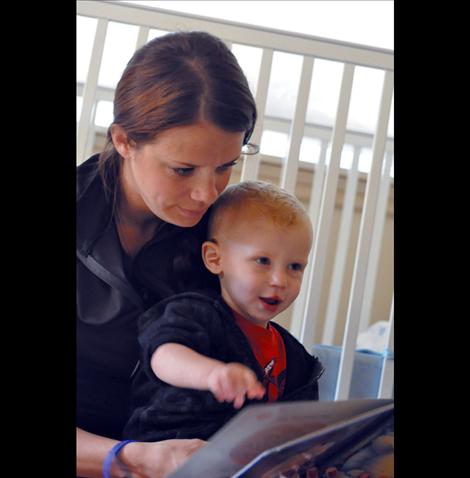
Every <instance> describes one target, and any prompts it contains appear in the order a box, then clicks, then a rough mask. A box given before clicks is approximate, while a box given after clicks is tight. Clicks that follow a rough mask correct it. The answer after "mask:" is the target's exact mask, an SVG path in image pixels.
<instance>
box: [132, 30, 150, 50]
mask: <svg viewBox="0 0 470 478" xmlns="http://www.w3.org/2000/svg"><path fill="white" fill-rule="evenodd" d="M149 32H150V28H149V27H140V28H139V33H138V34H137V41H136V43H135V49H136V50H138V49H139V48H140V47H141V46H144V45H145V44H146V43H147V40H148V37H149Z"/></svg>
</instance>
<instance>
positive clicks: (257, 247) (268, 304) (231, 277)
mask: <svg viewBox="0 0 470 478" xmlns="http://www.w3.org/2000/svg"><path fill="white" fill-rule="evenodd" d="M311 240H312V239H311V230H310V225H308V224H307V223H306V222H304V221H302V222H300V223H299V224H295V225H290V226H278V225H275V224H273V223H272V221H271V220H270V219H261V218H260V219H256V220H255V221H243V223H239V224H237V223H235V224H233V223H232V224H231V225H230V228H229V232H226V233H225V234H222V235H221V237H220V242H219V244H220V258H221V259H220V264H221V274H220V275H219V278H220V284H221V289H222V297H223V298H224V300H225V301H226V302H227V304H228V305H229V306H230V307H231V308H232V309H234V310H235V311H236V312H238V313H239V314H241V315H242V316H243V317H245V318H246V319H248V320H249V321H250V322H252V323H254V324H256V325H261V326H263V327H266V326H267V323H268V322H269V320H271V319H272V318H273V317H275V316H276V315H278V314H279V313H281V312H282V311H283V310H285V309H287V307H289V305H290V304H291V303H292V302H293V301H294V299H295V298H296V297H297V295H298V293H299V291H300V285H301V282H302V276H303V272H304V269H305V266H306V264H307V260H308V254H309V251H310V246H311Z"/></svg>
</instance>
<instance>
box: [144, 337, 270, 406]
mask: <svg viewBox="0 0 470 478" xmlns="http://www.w3.org/2000/svg"><path fill="white" fill-rule="evenodd" d="M150 365H151V367H152V370H153V372H154V373H155V375H156V376H157V377H158V378H159V379H160V380H163V381H164V382H167V383H169V384H170V385H174V386H176V387H184V388H192V389H196V390H210V391H211V392H212V393H213V394H214V396H215V397H216V398H217V400H218V401H219V402H224V401H225V402H232V401H233V402H234V404H233V405H234V407H235V408H240V407H241V406H242V405H243V402H244V401H245V394H246V395H247V397H248V398H250V399H252V398H261V397H262V396H263V395H264V388H263V386H262V385H261V383H259V382H258V380H257V378H256V375H255V373H254V372H253V371H252V370H250V369H249V368H248V367H246V366H245V365H242V364H239V363H224V362H220V361H219V360H215V359H211V358H209V357H205V356H204V355H201V354H199V353H197V352H195V351H194V350H192V349H190V348H189V347H186V346H184V345H181V344H175V343H166V344H163V345H160V347H158V348H157V349H156V350H155V352H154V353H153V355H152V358H151V362H150Z"/></svg>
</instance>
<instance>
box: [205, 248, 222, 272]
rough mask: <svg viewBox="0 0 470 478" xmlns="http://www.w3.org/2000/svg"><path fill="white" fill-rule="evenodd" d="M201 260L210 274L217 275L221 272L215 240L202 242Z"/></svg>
mask: <svg viewBox="0 0 470 478" xmlns="http://www.w3.org/2000/svg"><path fill="white" fill-rule="evenodd" d="M202 260H203V261H204V264H205V266H206V267H207V269H209V271H210V272H212V274H216V275H219V274H220V273H221V272H222V267H221V265H220V248H219V245H218V244H217V243H216V242H214V241H206V242H204V243H203V244H202Z"/></svg>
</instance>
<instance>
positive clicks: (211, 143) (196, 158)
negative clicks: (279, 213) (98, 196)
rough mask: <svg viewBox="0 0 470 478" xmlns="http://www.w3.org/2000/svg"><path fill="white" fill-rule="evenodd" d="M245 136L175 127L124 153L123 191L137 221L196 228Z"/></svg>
mask: <svg viewBox="0 0 470 478" xmlns="http://www.w3.org/2000/svg"><path fill="white" fill-rule="evenodd" d="M243 136H244V133H228V132H226V131H223V130H221V129H220V128H218V127H217V126H214V125H212V124H210V123H205V122H199V123H196V124H192V125H189V126H177V127H174V128H171V129H169V130H166V131H164V132H162V133H161V134H159V135H158V137H157V138H156V139H155V140H154V141H153V142H151V143H147V144H145V145H143V146H131V145H130V144H129V143H128V144H127V146H126V147H125V148H124V149H125V151H124V154H122V153H123V152H122V151H121V150H119V149H118V151H119V152H120V153H121V156H123V163H122V165H123V167H122V172H123V175H122V181H123V183H122V186H123V191H124V196H125V199H126V208H128V209H127V210H128V211H130V212H131V214H132V215H133V218H134V219H136V220H142V221H145V220H147V219H152V218H154V217H155V216H157V217H158V218H160V219H163V220H164V221H166V222H169V223H171V224H176V225H177V226H182V227H191V226H194V225H196V224H197V223H198V222H199V221H200V220H201V218H202V216H203V215H204V213H205V212H206V211H207V209H208V208H209V206H210V205H211V204H212V203H213V202H214V201H215V200H216V198H217V197H218V195H219V194H220V193H221V192H222V191H223V190H224V188H225V186H226V185H227V183H228V181H229V179H230V174H231V171H232V167H233V166H234V165H235V164H236V162H237V160H238V158H239V156H240V151H241V147H242V144H243Z"/></svg>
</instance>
